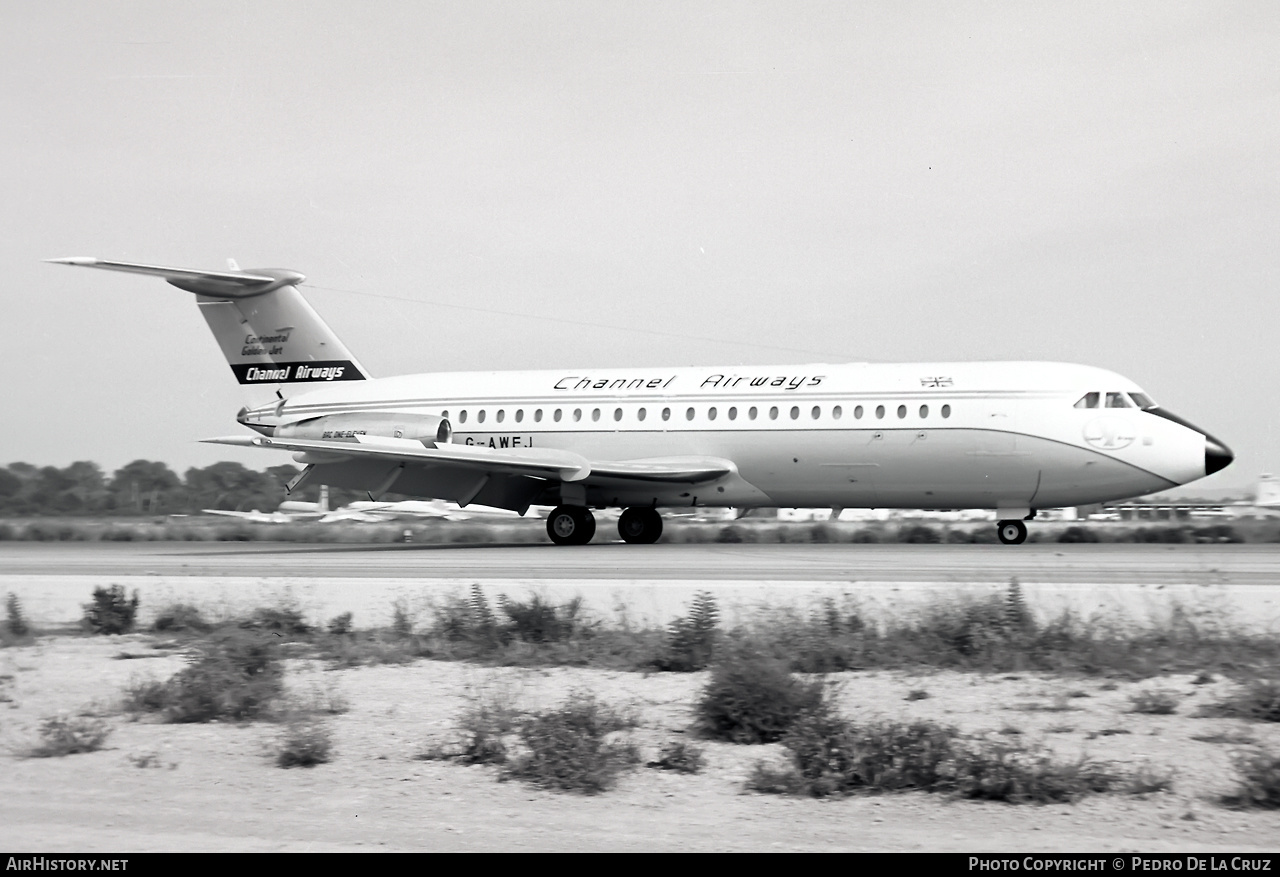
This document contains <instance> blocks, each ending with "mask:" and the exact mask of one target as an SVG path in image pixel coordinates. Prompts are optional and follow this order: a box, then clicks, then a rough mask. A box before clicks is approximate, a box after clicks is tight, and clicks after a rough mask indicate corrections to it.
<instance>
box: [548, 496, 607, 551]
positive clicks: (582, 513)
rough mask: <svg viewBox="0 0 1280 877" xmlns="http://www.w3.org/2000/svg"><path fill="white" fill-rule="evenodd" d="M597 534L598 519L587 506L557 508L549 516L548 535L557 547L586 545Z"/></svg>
mask: <svg viewBox="0 0 1280 877" xmlns="http://www.w3.org/2000/svg"><path fill="white" fill-rule="evenodd" d="M595 534H596V519H595V516H594V515H592V514H591V509H589V508H587V507H586V506H580V505H562V506H556V507H555V508H554V509H552V511H551V514H549V515H547V535H548V536H550V537H551V541H552V542H554V543H556V544H557V545H586V544H587V543H588V542H590V541H591V537H592V536H594V535H595Z"/></svg>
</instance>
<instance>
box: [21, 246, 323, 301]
mask: <svg viewBox="0 0 1280 877" xmlns="http://www.w3.org/2000/svg"><path fill="white" fill-rule="evenodd" d="M45 261H46V262H53V263H55V264H58V265H78V266H80V267H82V268H101V269H103V270H104V271H123V272H125V273H127V274H150V275H152V276H153V277H163V278H164V279H165V280H167V281H169V282H170V283H172V284H173V285H174V286H176V287H178V288H179V289H185V290H186V291H187V292H195V293H200V294H202V295H210V296H218V297H226V298H244V297H246V296H253V295H262V294H263V293H266V292H270V291H271V290H272V289H274V288H277V287H280V286H284V285H286V284H294V283H301V282H302V281H304V280H306V279H307V278H306V277H305V276H304V275H302V274H299V273H298V272H297V271H287V270H284V269H279V268H272V269H269V270H268V271H264V272H262V273H255V272H251V271H202V270H199V269H195V268H167V267H165V266H163V265H142V264H139V263H137V262H113V261H110V260H108V259H95V258H93V257H92V256H68V257H65V258H62V259H45Z"/></svg>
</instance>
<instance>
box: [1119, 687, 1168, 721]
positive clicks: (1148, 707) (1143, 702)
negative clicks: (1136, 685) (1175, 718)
mask: <svg viewBox="0 0 1280 877" xmlns="http://www.w3.org/2000/svg"><path fill="white" fill-rule="evenodd" d="M1129 702H1130V703H1131V704H1133V712H1135V713H1143V714H1144V715H1149V716H1168V715H1172V714H1173V713H1175V712H1177V711H1178V695H1177V693H1176V692H1173V691H1169V690H1168V689H1165V688H1154V689H1148V690H1146V691H1139V692H1137V693H1136V694H1131V695H1129Z"/></svg>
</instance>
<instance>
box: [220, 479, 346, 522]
mask: <svg viewBox="0 0 1280 877" xmlns="http://www.w3.org/2000/svg"><path fill="white" fill-rule="evenodd" d="M200 511H201V512H202V513H203V514H206V515H223V516H224V517H228V518H239V519H240V520H242V521H252V522H253V523H255V524H289V523H297V522H300V521H307V520H315V521H319V520H323V519H324V518H325V516H326V515H329V514H332V512H330V510H329V486H328V485H327V484H322V485H320V501H319V502H302V501H299V500H285V501H284V502H282V503H280V505H278V506H276V510H275V511H274V512H261V511H258V510H257V509H254V510H253V511H250V512H241V511H232V510H230V509H201V510H200Z"/></svg>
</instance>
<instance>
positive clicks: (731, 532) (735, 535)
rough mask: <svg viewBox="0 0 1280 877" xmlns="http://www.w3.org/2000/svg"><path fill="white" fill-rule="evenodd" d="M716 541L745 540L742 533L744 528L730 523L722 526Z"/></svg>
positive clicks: (731, 542)
mask: <svg viewBox="0 0 1280 877" xmlns="http://www.w3.org/2000/svg"><path fill="white" fill-rule="evenodd" d="M716 541H717V542H723V543H730V544H737V543H739V542H743V541H745V540H744V538H743V535H742V528H741V527H735V526H734V525H733V524H730V525H729V526H727V527H721V528H720V532H719V533H717V534H716Z"/></svg>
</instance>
